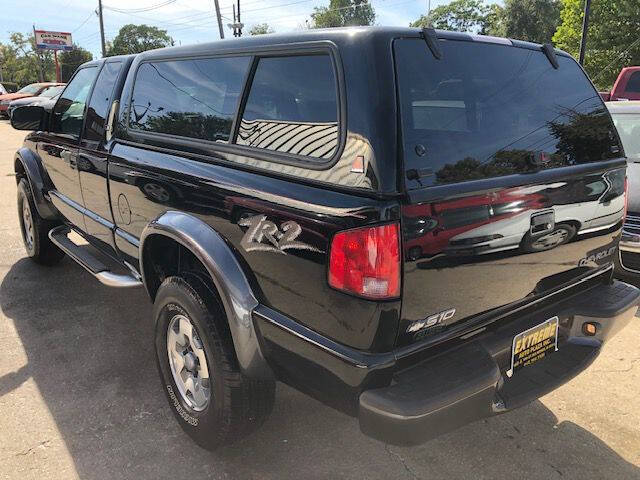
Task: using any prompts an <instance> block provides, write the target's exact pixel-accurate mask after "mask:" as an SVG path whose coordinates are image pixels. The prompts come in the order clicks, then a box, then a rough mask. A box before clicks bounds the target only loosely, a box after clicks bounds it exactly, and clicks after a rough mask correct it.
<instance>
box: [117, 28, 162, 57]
mask: <svg viewBox="0 0 640 480" xmlns="http://www.w3.org/2000/svg"><path fill="white" fill-rule="evenodd" d="M171 45H173V38H171V37H170V36H169V35H168V34H167V31H166V30H161V29H159V28H158V27H152V26H149V25H134V24H131V23H130V24H128V25H125V26H124V27H122V28H121V29H120V31H119V32H118V35H116V37H115V38H114V39H113V41H112V42H111V43H110V44H109V46H108V49H107V56H108V57H111V56H113V55H127V54H130V53H141V52H145V51H147V50H153V49H155V48H162V47H169V46H171Z"/></svg>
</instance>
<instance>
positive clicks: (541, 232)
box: [447, 172, 625, 255]
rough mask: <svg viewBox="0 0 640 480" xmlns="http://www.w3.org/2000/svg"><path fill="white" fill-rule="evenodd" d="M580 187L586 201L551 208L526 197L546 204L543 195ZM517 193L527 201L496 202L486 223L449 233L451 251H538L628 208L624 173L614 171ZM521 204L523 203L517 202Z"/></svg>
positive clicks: (600, 226) (611, 222)
mask: <svg viewBox="0 0 640 480" xmlns="http://www.w3.org/2000/svg"><path fill="white" fill-rule="evenodd" d="M568 191H572V192H574V193H575V192H576V191H579V192H580V196H581V197H582V198H584V201H582V202H580V203H568V204H562V202H561V201H554V202H550V203H553V204H555V205H554V206H553V207H551V208H532V207H531V205H530V203H534V202H533V200H532V202H527V201H526V200H524V199H525V198H526V197H528V196H529V197H530V198H532V199H537V200H538V202H535V203H544V198H545V196H548V197H553V198H556V199H561V198H562V197H563V196H566V197H567V198H568V197H569V195H566V192H568ZM514 195H515V197H516V198H522V199H523V200H520V201H517V202H512V203H506V204H500V205H492V206H491V207H490V209H489V211H490V219H491V217H492V218H494V219H495V220H494V221H489V222H487V223H484V224H483V225H481V226H479V227H477V228H474V229H472V230H469V231H466V232H464V233H461V234H459V235H456V236H454V237H452V238H451V240H450V241H449V247H448V248H447V254H450V255H456V254H469V253H472V254H474V255H478V254H485V253H494V252H500V251H504V250H513V249H518V248H520V249H522V250H523V251H526V252H540V251H544V250H550V249H552V248H555V247H558V246H560V245H562V244H564V243H567V242H569V241H570V240H572V239H573V238H574V237H576V236H577V235H584V234H587V233H593V232H597V231H600V230H606V229H608V228H611V227H613V226H615V225H616V223H618V221H619V220H618V219H619V218H620V212H621V211H622V210H624V201H625V200H624V177H622V176H621V175H618V174H615V172H613V173H611V172H610V173H607V174H605V175H604V176H597V177H596V176H594V177H592V178H589V177H584V178H583V179H581V180H579V181H577V182H575V183H572V184H570V183H567V182H561V183H553V184H547V185H539V186H534V187H527V188H522V189H518V190H517V191H516V192H514ZM519 204H520V205H519ZM470 250H471V251H470Z"/></svg>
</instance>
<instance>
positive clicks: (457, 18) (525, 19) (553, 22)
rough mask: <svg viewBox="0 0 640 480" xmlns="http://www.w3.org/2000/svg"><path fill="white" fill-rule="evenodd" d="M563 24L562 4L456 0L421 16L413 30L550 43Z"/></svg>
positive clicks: (528, 0) (544, 0)
mask: <svg viewBox="0 0 640 480" xmlns="http://www.w3.org/2000/svg"><path fill="white" fill-rule="evenodd" d="M559 23H560V3H559V0H505V2H504V7H502V6H500V5H498V4H495V3H494V4H491V5H488V4H486V3H485V2H484V0H453V1H452V2H450V3H448V4H445V5H440V6H439V7H436V8H434V9H433V10H432V11H431V14H430V15H429V16H425V15H423V16H421V17H420V18H419V19H418V20H416V21H415V22H413V23H412V24H411V26H412V27H421V28H423V27H427V26H432V27H433V28H439V29H442V30H454V31H458V32H473V33H481V34H484V35H496V36H500V37H510V38H516V39H518V40H526V41H530V42H538V43H546V42H550V41H551V37H552V36H553V34H554V32H555V31H556V28H557V26H558V24H559Z"/></svg>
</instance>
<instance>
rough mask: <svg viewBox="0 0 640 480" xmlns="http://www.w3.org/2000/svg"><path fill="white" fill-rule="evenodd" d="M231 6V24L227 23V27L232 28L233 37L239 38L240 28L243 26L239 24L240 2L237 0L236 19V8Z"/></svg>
mask: <svg viewBox="0 0 640 480" xmlns="http://www.w3.org/2000/svg"><path fill="white" fill-rule="evenodd" d="M232 6H233V23H228V24H227V27H229V28H233V36H234V37H239V36H241V35H242V27H244V25H243V24H242V23H241V22H240V0H238V16H237V17H236V6H235V4H234V5H232Z"/></svg>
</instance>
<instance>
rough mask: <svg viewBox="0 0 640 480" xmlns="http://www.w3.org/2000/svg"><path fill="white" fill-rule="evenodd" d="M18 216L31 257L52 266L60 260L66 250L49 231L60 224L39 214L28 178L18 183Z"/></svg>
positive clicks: (39, 262) (23, 238) (23, 239)
mask: <svg viewBox="0 0 640 480" xmlns="http://www.w3.org/2000/svg"><path fill="white" fill-rule="evenodd" d="M25 208H26V209H28V215H29V216H30V223H31V230H30V231H29V232H28V230H27V228H28V227H27V225H26V224H25V222H26V220H25ZM18 218H19V219H20V231H21V232H22V242H23V243H24V248H25V250H26V251H27V255H28V256H29V258H31V259H32V260H33V261H34V262H36V263H38V264H40V265H48V266H51V265H55V264H57V263H58V262H60V260H62V258H63V257H64V252H63V251H62V250H60V249H59V248H58V247H56V246H55V244H54V243H53V242H52V241H51V240H50V239H49V231H50V230H51V229H52V228H54V227H56V226H57V225H59V224H58V223H55V222H51V221H48V220H45V219H44V218H42V217H41V216H40V215H39V214H38V210H37V209H36V206H35V203H34V201H33V195H32V193H31V187H30V185H29V182H28V181H27V179H26V178H22V179H20V182H19V183H18Z"/></svg>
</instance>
